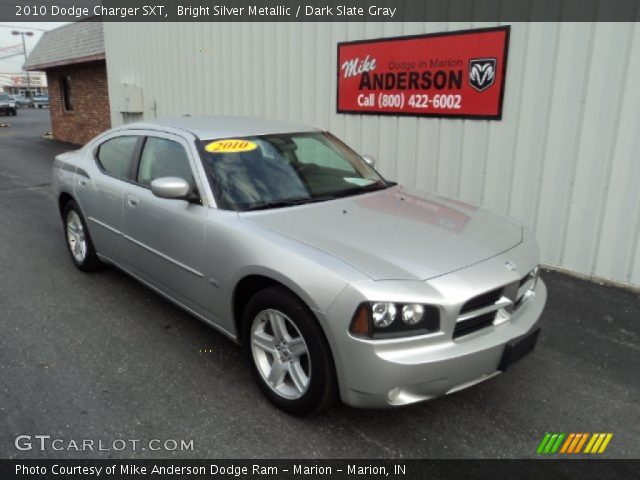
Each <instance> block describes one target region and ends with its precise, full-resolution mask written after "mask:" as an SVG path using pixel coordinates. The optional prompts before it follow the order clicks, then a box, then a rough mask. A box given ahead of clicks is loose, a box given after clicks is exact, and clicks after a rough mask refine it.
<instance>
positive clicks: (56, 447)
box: [14, 435, 194, 452]
mask: <svg viewBox="0 0 640 480" xmlns="http://www.w3.org/2000/svg"><path fill="white" fill-rule="evenodd" d="M14 445H15V448H16V450H20V451H31V450H37V451H41V452H45V451H55V452H61V451H75V452H112V451H116V452H121V451H123V450H129V451H133V452H136V451H143V452H144V451H147V450H150V451H154V452H157V451H167V452H174V451H180V452H188V451H193V448H194V445H193V439H191V440H175V439H173V438H168V439H165V440H161V439H158V438H153V439H151V440H140V439H135V438H127V439H125V438H117V439H115V440H109V441H107V440H102V439H100V440H93V439H89V438H84V439H77V440H76V439H63V438H51V435H18V436H17V437H16V438H15V441H14Z"/></svg>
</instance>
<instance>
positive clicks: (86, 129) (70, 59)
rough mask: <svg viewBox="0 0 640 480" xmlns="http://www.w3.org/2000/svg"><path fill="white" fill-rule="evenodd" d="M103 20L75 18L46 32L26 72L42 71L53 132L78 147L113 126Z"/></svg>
mask: <svg viewBox="0 0 640 480" xmlns="http://www.w3.org/2000/svg"><path fill="white" fill-rule="evenodd" d="M104 52H105V51H104V38H103V34H102V23H99V22H77V23H71V24H69V25H64V26H62V27H60V28H56V29H55V30H51V31H48V32H46V33H45V34H44V35H43V36H42V38H41V39H40V41H39V42H38V44H37V45H36V46H35V48H34V49H33V51H32V52H31V54H30V55H29V58H28V59H27V63H26V64H25V69H26V70H39V71H44V72H46V75H47V83H48V85H49V100H50V104H51V124H52V127H53V136H54V138H56V139H57V140H61V141H64V142H70V143H75V144H78V145H82V144H84V143H86V142H87V141H89V140H91V139H92V138H93V137H95V136H96V135H98V134H99V133H101V132H103V131H105V130H107V129H108V128H110V126H111V122H110V119H109V92H108V87H107V66H106V62H105V53H104Z"/></svg>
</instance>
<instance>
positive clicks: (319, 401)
mask: <svg viewBox="0 0 640 480" xmlns="http://www.w3.org/2000/svg"><path fill="white" fill-rule="evenodd" d="M265 310H276V311H278V312H281V313H283V314H285V315H286V316H287V317H288V319H289V320H290V321H291V322H292V323H293V324H294V325H295V327H296V328H297V329H298V332H299V334H300V335H301V336H302V337H303V339H304V342H305V343H306V347H307V351H308V354H307V355H308V361H309V362H310V367H309V368H310V369H309V375H308V379H309V383H308V387H307V388H306V391H305V393H304V394H303V395H302V396H301V397H299V398H297V399H288V398H284V397H283V396H281V395H280V394H278V393H276V392H275V391H274V390H273V389H272V387H270V386H269V384H268V383H267V382H266V380H265V379H264V378H263V376H262V374H261V373H260V370H259V367H258V365H257V364H256V360H255V358H254V355H253V351H252V337H251V330H252V326H253V323H254V320H256V321H259V320H257V317H258V315H259V314H260V313H261V312H263V311H265ZM242 338H243V348H244V352H245V355H246V357H247V360H248V361H249V364H250V366H251V370H252V372H253V375H254V377H255V379H256V382H257V383H258V386H259V387H260V389H261V390H262V392H263V393H264V395H265V396H266V397H267V398H268V399H269V400H270V401H271V402H272V403H273V404H274V405H276V406H277V407H278V408H280V409H282V410H284V411H285V412H287V413H289V414H292V415H311V414H313V413H317V412H320V411H322V410H325V409H327V408H329V407H330V406H331V405H333V404H334V403H335V401H336V400H337V392H338V388H337V380H336V373H335V367H334V363H333V356H332V355H331V350H330V348H329V345H328V342H327V339H326V337H325V335H324V332H323V331H322V328H321V327H320V325H319V324H318V321H317V319H316V318H315V316H314V315H313V314H312V313H311V311H310V310H309V309H308V308H307V306H306V305H305V304H304V303H303V302H302V301H301V300H300V299H299V298H298V297H296V296H295V295H293V294H292V293H291V292H290V291H288V290H287V289H285V288H283V287H279V286H274V287H269V288H266V289H264V290H261V291H260V292H258V293H256V294H255V295H254V296H253V297H251V299H250V300H249V303H248V304H247V307H246V308H245V310H244V314H243V318H242Z"/></svg>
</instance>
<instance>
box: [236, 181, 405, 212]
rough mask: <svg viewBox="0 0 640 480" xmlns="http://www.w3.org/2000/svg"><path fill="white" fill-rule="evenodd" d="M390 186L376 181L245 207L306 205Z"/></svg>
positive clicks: (252, 208) (264, 207)
mask: <svg viewBox="0 0 640 480" xmlns="http://www.w3.org/2000/svg"><path fill="white" fill-rule="evenodd" d="M390 186H393V185H389V184H388V183H385V182H376V183H372V184H370V185H365V186H361V187H354V188H348V189H346V190H340V191H338V192H334V193H330V194H327V195H321V196H318V197H295V198H287V199H284V200H276V201H273V202H265V203H260V204H258V205H254V206H252V207H249V208H245V209H244V211H245V212H250V211H253V210H268V209H270V208H282V207H292V206H295V205H304V204H305V203H316V202H324V201H326V200H334V199H336V198H342V197H349V196H351V195H357V194H359V193H367V192H375V191H377V190H384V189H386V188H389V187H390Z"/></svg>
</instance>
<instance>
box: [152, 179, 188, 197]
mask: <svg viewBox="0 0 640 480" xmlns="http://www.w3.org/2000/svg"><path fill="white" fill-rule="evenodd" d="M151 192H152V193H153V194H154V195H155V196H156V197H159V198H169V199H175V200H189V199H190V196H191V185H189V182H187V181H186V180H185V179H184V178H180V177H162V178H156V179H155V180H153V181H152V182H151Z"/></svg>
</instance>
